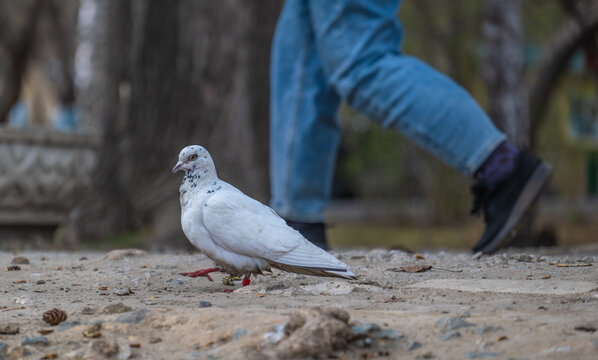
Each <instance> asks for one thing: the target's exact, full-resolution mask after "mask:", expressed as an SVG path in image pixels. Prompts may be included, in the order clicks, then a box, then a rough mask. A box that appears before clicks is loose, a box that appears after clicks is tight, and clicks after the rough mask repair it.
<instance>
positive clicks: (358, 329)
mask: <svg viewBox="0 0 598 360" xmlns="http://www.w3.org/2000/svg"><path fill="white" fill-rule="evenodd" d="M378 330H380V326H379V325H378V324H375V323H365V324H359V325H355V326H353V327H351V334H352V335H353V338H361V337H365V336H367V334H369V333H370V332H374V331H378Z"/></svg>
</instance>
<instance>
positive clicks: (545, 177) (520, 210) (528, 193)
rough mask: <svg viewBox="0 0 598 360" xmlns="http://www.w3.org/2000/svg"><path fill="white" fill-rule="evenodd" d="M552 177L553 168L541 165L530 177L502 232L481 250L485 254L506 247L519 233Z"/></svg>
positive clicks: (544, 164) (548, 165)
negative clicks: (520, 226)
mask: <svg viewBox="0 0 598 360" xmlns="http://www.w3.org/2000/svg"><path fill="white" fill-rule="evenodd" d="M551 176H552V166H551V165H550V164H546V163H541V164H540V165H538V167H537V168H536V170H534V173H533V174H532V176H531V177H530V179H529V181H528V182H527V184H526V186H525V187H524V188H523V190H522V191H521V195H520V196H519V198H518V199H517V202H515V205H514V206H513V210H512V211H511V215H509V218H508V219H507V221H506V222H505V226H503V228H502V230H501V231H500V232H499V233H498V234H497V235H496V236H495V237H494V239H493V240H492V241H490V243H489V244H488V245H487V246H485V247H484V248H483V249H482V250H480V251H481V252H482V253H484V254H491V253H493V252H495V251H496V250H498V249H500V248H502V247H506V246H507V245H509V243H510V241H511V240H512V238H513V237H514V235H515V234H516V233H517V227H518V225H519V224H520V223H521V220H522V219H523V217H524V215H525V214H526V213H527V212H528V211H529V210H530V209H531V208H532V206H533V204H534V203H535V202H536V201H537V200H538V198H539V196H540V194H541V193H542V190H543V189H544V187H545V186H546V185H547V184H548V181H549V180H550V177H551Z"/></svg>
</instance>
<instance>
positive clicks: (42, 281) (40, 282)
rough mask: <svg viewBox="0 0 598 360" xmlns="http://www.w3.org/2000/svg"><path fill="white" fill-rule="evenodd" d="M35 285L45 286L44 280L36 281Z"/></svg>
mask: <svg viewBox="0 0 598 360" xmlns="http://www.w3.org/2000/svg"><path fill="white" fill-rule="evenodd" d="M35 283H36V284H37V285H43V284H45V283H46V280H37V281H36V282H35Z"/></svg>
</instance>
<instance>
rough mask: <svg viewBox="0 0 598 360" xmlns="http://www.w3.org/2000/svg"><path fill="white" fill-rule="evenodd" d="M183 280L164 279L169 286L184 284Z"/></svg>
mask: <svg viewBox="0 0 598 360" xmlns="http://www.w3.org/2000/svg"><path fill="white" fill-rule="evenodd" d="M184 283H185V282H184V281H183V280H179V279H170V280H166V284H168V285H170V286H179V285H182V284H184Z"/></svg>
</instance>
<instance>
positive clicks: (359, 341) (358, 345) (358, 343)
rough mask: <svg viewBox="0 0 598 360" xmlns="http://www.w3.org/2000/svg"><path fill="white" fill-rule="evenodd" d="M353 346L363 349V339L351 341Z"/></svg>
mask: <svg viewBox="0 0 598 360" xmlns="http://www.w3.org/2000/svg"><path fill="white" fill-rule="evenodd" d="M353 345H355V346H356V347H358V348H360V349H361V348H364V347H365V343H364V342H363V339H357V340H355V341H353Z"/></svg>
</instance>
